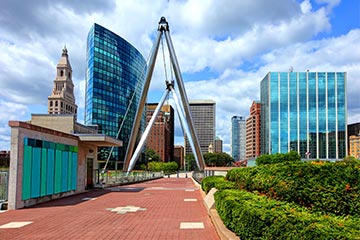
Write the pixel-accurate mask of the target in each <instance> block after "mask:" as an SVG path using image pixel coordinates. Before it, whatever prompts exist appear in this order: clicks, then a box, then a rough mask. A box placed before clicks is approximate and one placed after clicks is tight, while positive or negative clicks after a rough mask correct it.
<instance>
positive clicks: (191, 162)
mask: <svg viewBox="0 0 360 240" xmlns="http://www.w3.org/2000/svg"><path fill="white" fill-rule="evenodd" d="M185 168H186V169H185V170H187V171H193V170H198V167H197V165H196V161H195V157H194V154H186V156H185Z"/></svg>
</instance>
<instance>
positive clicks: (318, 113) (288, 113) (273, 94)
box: [260, 72, 347, 160]
mask: <svg viewBox="0 0 360 240" xmlns="http://www.w3.org/2000/svg"><path fill="white" fill-rule="evenodd" d="M260 98H261V153H262V154H264V153H268V154H273V153H287V152H289V151H292V150H293V151H297V152H298V153H299V154H300V155H301V157H302V158H311V159H329V160H331V159H342V158H344V157H345V156H346V155H347V106H346V73H345V72H269V73H268V74H267V75H266V76H265V77H264V79H263V80H262V81H261V93H260Z"/></svg>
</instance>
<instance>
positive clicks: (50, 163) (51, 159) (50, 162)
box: [46, 149, 55, 195]
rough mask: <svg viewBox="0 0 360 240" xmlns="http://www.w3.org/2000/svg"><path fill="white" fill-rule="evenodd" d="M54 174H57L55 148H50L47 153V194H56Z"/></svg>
mask: <svg viewBox="0 0 360 240" xmlns="http://www.w3.org/2000/svg"><path fill="white" fill-rule="evenodd" d="M54 175H55V150H54V149H48V154H47V174H46V195H51V194H54V184H55V183H54Z"/></svg>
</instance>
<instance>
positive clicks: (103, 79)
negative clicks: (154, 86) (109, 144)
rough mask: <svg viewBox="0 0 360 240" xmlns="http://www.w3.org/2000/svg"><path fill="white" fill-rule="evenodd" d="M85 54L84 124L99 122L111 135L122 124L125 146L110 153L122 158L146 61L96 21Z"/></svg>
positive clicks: (136, 51) (114, 157) (141, 84)
mask: <svg viewBox="0 0 360 240" xmlns="http://www.w3.org/2000/svg"><path fill="white" fill-rule="evenodd" d="M86 58H87V70H86V94H85V124H87V125H97V126H98V128H99V132H101V133H103V134H106V135H109V136H112V137H116V136H117V133H118V130H119V128H120V126H121V125H122V127H121V132H120V135H119V139H121V140H122V141H123V147H120V148H119V149H116V150H115V151H114V152H113V155H112V156H111V160H120V161H122V160H123V159H124V155H125V152H126V147H127V144H128V141H129V137H130V134H131V128H132V125H133V121H134V117H135V112H136V110H137V106H138V103H139V99H140V95H141V93H142V89H143V87H144V81H145V80H144V78H145V71H146V61H145V59H144V57H143V56H142V55H141V53H140V52H139V51H138V50H137V49H136V48H135V47H134V46H132V45H131V44H130V43H128V42H127V41H126V40H124V39H123V38H121V37H120V36H118V35H116V34H115V33H113V32H111V31H110V30H108V29H106V28H104V27H102V26H100V25H98V24H96V23H95V24H94V25H93V26H92V27H91V29H90V31H89V34H88V38H87V57H86ZM128 108H129V111H128V113H127V116H126V118H125V120H124V117H125V114H126V112H127V110H128ZM144 117H145V115H144ZM144 122H145V118H144ZM106 150H107V149H101V150H99V153H100V154H99V156H98V159H99V160H104V159H106V155H107V154H106V153H105V154H104V152H105V151H106Z"/></svg>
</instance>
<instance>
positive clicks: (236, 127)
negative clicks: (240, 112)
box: [231, 116, 246, 161]
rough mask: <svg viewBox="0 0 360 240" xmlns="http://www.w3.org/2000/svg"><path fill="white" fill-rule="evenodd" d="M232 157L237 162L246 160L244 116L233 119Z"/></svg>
mask: <svg viewBox="0 0 360 240" xmlns="http://www.w3.org/2000/svg"><path fill="white" fill-rule="evenodd" d="M231 156H232V157H233V158H234V160H235V161H240V160H245V159H246V120H245V117H243V116H233V117H232V118H231Z"/></svg>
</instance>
